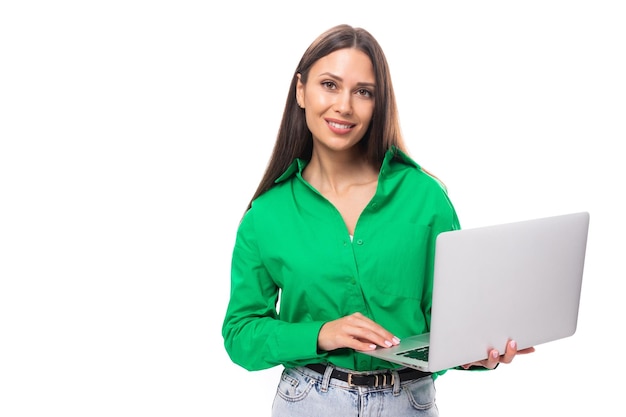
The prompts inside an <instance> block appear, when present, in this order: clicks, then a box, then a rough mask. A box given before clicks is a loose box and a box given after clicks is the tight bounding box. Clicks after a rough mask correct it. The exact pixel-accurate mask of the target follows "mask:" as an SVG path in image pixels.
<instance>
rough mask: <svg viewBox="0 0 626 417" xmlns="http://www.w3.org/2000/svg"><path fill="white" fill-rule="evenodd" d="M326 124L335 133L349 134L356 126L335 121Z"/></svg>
mask: <svg viewBox="0 0 626 417" xmlns="http://www.w3.org/2000/svg"><path fill="white" fill-rule="evenodd" d="M326 123H327V124H328V127H329V128H330V130H332V131H333V132H335V133H347V132H349V131H350V130H351V129H352V128H353V127H354V126H356V125H355V124H354V123H346V122H339V121H334V120H326Z"/></svg>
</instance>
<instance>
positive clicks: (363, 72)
mask: <svg viewBox="0 0 626 417" xmlns="http://www.w3.org/2000/svg"><path fill="white" fill-rule="evenodd" d="M309 75H310V76H313V77H319V76H322V75H335V76H337V77H340V78H343V79H348V78H351V79H356V80H357V81H358V82H368V83H373V82H374V81H375V80H374V66H373V64H372V61H371V59H370V58H369V56H368V55H367V54H366V53H364V52H362V51H360V50H358V49H355V48H344V49H338V50H336V51H334V52H331V53H330V54H328V55H326V56H324V57H322V58H320V59H318V60H317V61H316V62H315V64H313V66H312V67H311V70H310V72H309Z"/></svg>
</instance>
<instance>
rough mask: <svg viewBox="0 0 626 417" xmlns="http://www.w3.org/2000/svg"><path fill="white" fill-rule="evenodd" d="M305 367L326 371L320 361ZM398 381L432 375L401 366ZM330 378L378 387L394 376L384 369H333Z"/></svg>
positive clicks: (389, 381) (390, 382)
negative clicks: (350, 370)
mask: <svg viewBox="0 0 626 417" xmlns="http://www.w3.org/2000/svg"><path fill="white" fill-rule="evenodd" d="M306 367H307V368H309V369H312V370H314V371H315V372H317V373H318V374H322V375H324V373H325V372H326V367H327V366H326V365H322V364H321V363H314V364H311V365H306ZM397 372H398V376H399V377H400V381H412V380H414V379H419V378H424V377H425V376H429V375H432V374H431V373H430V372H422V371H418V370H417V369H411V368H403V369H400V370H398V371H397ZM330 377H331V378H336V379H339V380H341V381H344V382H347V383H348V384H349V385H354V386H363V387H380V386H384V385H393V383H394V377H393V374H392V373H391V371H385V372H380V373H372V374H364V373H354V374H353V373H350V372H343V371H340V370H338V369H333V371H332V373H331V374H330Z"/></svg>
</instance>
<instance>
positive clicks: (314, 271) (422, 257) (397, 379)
mask: <svg viewBox="0 0 626 417" xmlns="http://www.w3.org/2000/svg"><path fill="white" fill-rule="evenodd" d="M459 227H460V226H459V222H458V218H457V214H456V212H455V209H454V207H453V205H452V203H451V202H450V200H449V198H448V196H447V194H446V190H445V188H444V187H443V186H442V184H441V183H440V182H439V181H438V180H437V179H436V178H434V177H433V176H431V175H430V174H428V173H427V172H426V171H425V170H424V169H422V168H421V167H420V166H419V165H418V164H417V163H416V162H414V161H413V160H412V159H411V158H410V157H409V156H408V154H407V151H406V149H405V145H404V142H403V139H402V135H401V132H400V126H399V121H398V115H397V109H396V101H395V96H394V92H393V87H392V83H391V79H390V74H389V68H388V64H387V61H386V58H385V56H384V54H383V51H382V49H381V48H380V46H379V44H378V43H377V41H376V40H375V39H374V38H373V37H372V36H371V35H370V34H369V33H368V32H367V31H365V30H363V29H360V28H353V27H351V26H348V25H339V26H337V27H334V28H331V29H330V30H328V31H327V32H325V33H323V34H322V35H320V37H319V38H318V39H316V40H315V41H314V42H313V43H312V44H311V45H310V47H309V48H308V49H307V50H306V51H305V53H304V55H303V57H302V59H301V60H300V63H299V64H298V67H297V69H296V71H295V73H294V77H293V79H292V82H291V85H290V88H289V94H288V97H287V102H286V106H285V110H284V114H283V119H282V122H281V125H280V129H279V131H278V137H277V140H276V144H275V147H274V150H273V153H272V156H271V159H270V162H269V165H268V167H267V170H266V172H265V174H264V176H263V178H262V179H261V182H260V184H259V186H258V189H257V190H256V192H255V194H254V196H253V197H252V199H251V202H250V204H249V206H248V210H247V211H246V213H245V215H244V217H243V219H242V221H241V223H240V225H239V229H238V232H237V238H236V243H235V247H234V251H233V258H232V275H231V298H230V302H229V305H228V309H227V312H226V316H225V319H224V324H223V330H222V333H223V336H224V341H225V347H226V350H227V352H228V354H229V355H230V357H231V359H232V360H233V362H235V363H236V364H238V365H240V366H242V367H244V368H246V369H248V370H260V369H266V368H270V367H273V366H278V365H281V366H283V367H284V370H283V374H282V377H281V380H280V381H279V384H278V389H277V394H276V397H275V399H274V405H273V415H274V416H277V417H278V416H281V417H282V416H289V417H294V416H307V417H310V416H327V415H337V416H348V415H361V414H359V412H361V413H363V414H364V415H365V414H367V412H368V409H375V410H378V411H377V415H383V416H418V415H419V416H421V415H424V416H436V415H438V411H437V407H436V403H435V388H434V381H435V379H436V378H437V377H438V376H439V375H441V374H442V373H444V372H445V371H444V372H440V373H436V374H430V373H423V372H419V371H416V370H412V369H402V368H399V367H398V366H397V365H395V364H392V363H389V362H385V361H382V360H380V359H376V358H373V357H370V356H369V355H365V354H363V353H360V351H367V350H372V349H376V347H377V346H382V347H389V346H393V345H396V344H398V343H399V340H400V338H402V337H403V336H405V335H406V336H408V335H412V334H417V333H420V332H427V331H428V326H429V323H430V305H431V293H432V274H433V248H434V242H435V238H436V236H437V235H438V234H439V233H441V232H443V231H448V230H452V229H458V228H459ZM397 317H405V320H402V321H401V322H399V321H398V320H397ZM530 351H532V348H530V349H526V350H524V351H519V352H518V351H517V350H516V349H515V344H514V342H512V341H511V342H510V343H509V344H508V345H507V349H506V352H504V354H503V355H500V352H497V351H495V350H493V351H491V352H490V355H489V358H488V359H486V360H484V361H480V362H476V363H471V364H467V365H465V366H463V367H460V368H465V369H468V368H470V367H472V368H477V367H480V368H483V369H492V368H495V367H496V366H497V365H498V364H499V363H500V362H503V363H509V362H511V360H512V359H513V358H514V356H515V355H516V354H519V353H527V352H530ZM378 376H380V378H379V377H378Z"/></svg>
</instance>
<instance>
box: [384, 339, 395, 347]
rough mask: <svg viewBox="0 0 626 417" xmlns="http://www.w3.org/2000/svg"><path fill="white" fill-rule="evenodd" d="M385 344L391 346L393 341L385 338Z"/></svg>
mask: <svg viewBox="0 0 626 417" xmlns="http://www.w3.org/2000/svg"><path fill="white" fill-rule="evenodd" d="M385 345H387V347H390V346H393V343H391V342H390V341H389V340H385Z"/></svg>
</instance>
